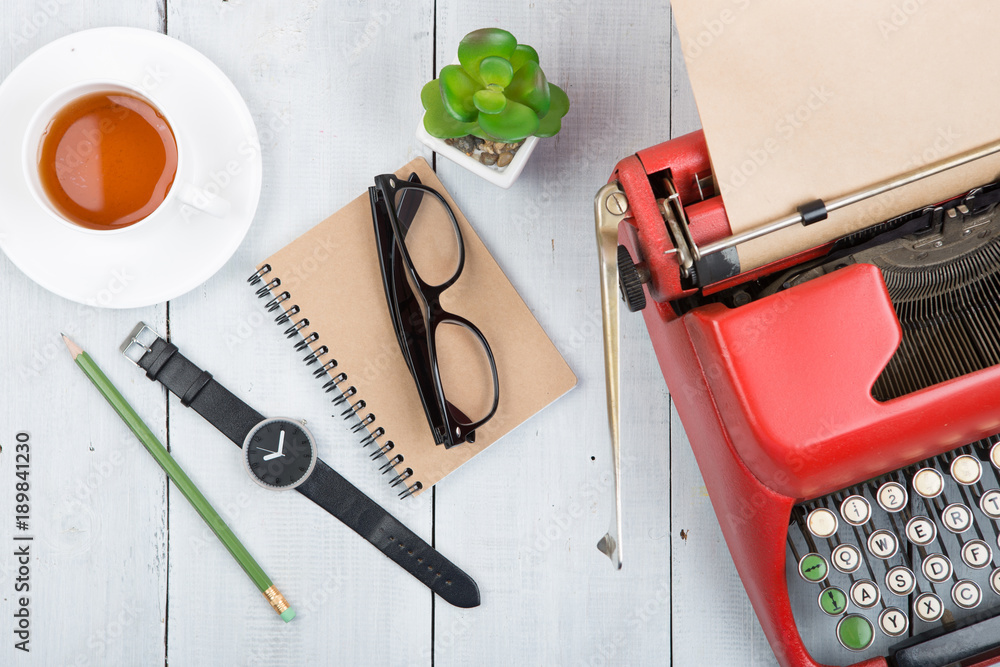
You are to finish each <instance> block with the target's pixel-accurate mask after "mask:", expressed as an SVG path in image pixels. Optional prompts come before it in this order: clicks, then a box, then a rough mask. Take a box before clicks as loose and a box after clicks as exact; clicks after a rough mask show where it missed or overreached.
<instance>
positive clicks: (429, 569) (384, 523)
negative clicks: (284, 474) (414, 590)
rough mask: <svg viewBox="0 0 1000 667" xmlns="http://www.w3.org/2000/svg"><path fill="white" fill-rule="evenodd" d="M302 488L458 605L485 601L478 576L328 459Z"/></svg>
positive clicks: (433, 588)
mask: <svg viewBox="0 0 1000 667" xmlns="http://www.w3.org/2000/svg"><path fill="white" fill-rule="evenodd" d="M296 490H298V491H299V492H300V493H301V494H302V495H304V496H305V497H306V498H309V500H311V501H313V502H314V503H316V504H317V505H319V506H320V507H322V508H323V509H325V510H326V511H327V512H329V513H330V514H332V515H334V516H335V517H337V518H338V519H340V520H341V521H342V522H344V523H345V524H346V525H347V526H349V527H350V528H352V529H353V530H354V531H355V532H356V533H358V534H359V535H361V536H362V537H364V538H365V539H366V540H368V541H369V542H371V543H372V544H373V545H375V547H376V548H377V549H378V550H379V551H381V552H382V553H383V554H385V555H386V556H388V557H389V558H391V559H392V560H393V561H395V563H396V564H397V565H399V566H400V567H402V568H403V569H404V570H406V571H407V572H409V573H410V574H412V575H413V576H414V577H416V578H417V579H418V580H419V581H420V582H421V583H423V584H424V585H426V586H427V587H428V588H430V589H431V590H432V591H434V592H435V593H437V594H438V595H440V596H441V597H442V598H443V599H444V600H445V601H447V602H449V603H450V604H453V605H455V606H456V607H476V606H479V601H480V599H479V586H477V585H476V582H475V581H474V580H473V579H472V577H470V576H469V575H468V574H466V573H465V572H463V571H462V570H461V569H459V568H458V567H457V566H456V565H455V564H454V563H452V562H451V561H449V560H448V559H447V558H445V557H444V556H442V555H441V553H440V552H438V551H437V550H435V549H434V547H432V546H431V545H429V544H427V542H425V541H424V540H422V539H421V538H420V537H418V536H417V534H416V533H414V532H413V531H412V530H410V529H409V528H407V527H406V526H404V525H403V524H402V523H401V522H400V521H399V520H398V519H396V518H395V517H394V516H392V515H391V514H389V513H388V512H386V511H385V510H384V509H383V508H382V507H381V506H380V505H379V504H377V503H376V502H375V501H374V500H372V499H371V498H369V497H368V496H366V495H365V494H364V493H362V492H361V491H360V490H359V489H358V488H357V487H356V486H354V485H353V484H351V483H350V482H348V481H347V480H346V479H344V477H343V476H341V475H340V474H339V473H338V472H337V471H336V470H334V469H333V468H331V467H330V466H328V465H327V464H325V463H323V461H321V460H318V461H316V468H315V469H314V470H313V473H312V474H311V475H310V476H309V478H308V479H307V480H306V481H304V482H302V484H300V485H299V486H298V487H296Z"/></svg>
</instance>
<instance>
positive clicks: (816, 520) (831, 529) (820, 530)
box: [806, 507, 837, 538]
mask: <svg viewBox="0 0 1000 667" xmlns="http://www.w3.org/2000/svg"><path fill="white" fill-rule="evenodd" d="M806 525H808V526H809V532H810V533H812V534H813V535H815V536H816V537H819V538H827V537H832V536H833V534H834V533H836V532H837V515H836V514H834V513H833V512H831V511H830V510H828V509H826V508H825V507H820V508H818V509H814V510H813V511H812V512H810V513H809V518H807V519H806Z"/></svg>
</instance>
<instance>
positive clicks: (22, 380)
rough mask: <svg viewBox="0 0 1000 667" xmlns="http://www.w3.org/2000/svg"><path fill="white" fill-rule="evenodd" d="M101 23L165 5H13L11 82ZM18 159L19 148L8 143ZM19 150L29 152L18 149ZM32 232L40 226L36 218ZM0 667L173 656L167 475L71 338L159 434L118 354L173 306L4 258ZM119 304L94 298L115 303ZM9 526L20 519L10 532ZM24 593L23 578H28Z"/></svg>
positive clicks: (140, 20) (5, 60)
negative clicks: (119, 297) (86, 289)
mask: <svg viewBox="0 0 1000 667" xmlns="http://www.w3.org/2000/svg"><path fill="white" fill-rule="evenodd" d="M102 25H128V26H136V27H142V28H147V29H151V30H157V29H159V27H160V6H159V5H158V4H157V3H156V2H154V1H152V0H148V1H147V0H144V1H142V2H135V3H130V4H128V5H119V4H109V3H99V2H94V1H89V2H80V3H67V2H56V1H52V2H44V1H43V2H16V3H11V2H8V3H3V4H0V38H2V40H3V43H4V48H3V49H0V79H3V78H6V76H7V75H8V74H9V73H10V72H11V70H12V69H13V68H14V67H15V66H16V65H17V64H18V63H20V62H21V61H22V60H24V58H26V57H27V56H28V55H30V54H31V53H33V52H34V51H35V50H37V49H38V48H40V47H42V46H43V45H45V44H47V43H48V42H51V41H52V40H54V39H57V38H59V37H62V36H64V35H67V34H69V33H71V32H75V31H77V30H83V29H86V28H93V27H97V26H102ZM5 148H6V149H13V147H5ZM17 150H20V149H19V148H18V149H17ZM24 222H25V224H29V223H30V221H27V220H26V221H24ZM0 276H2V277H3V282H4V289H3V290H2V291H0V312H3V313H4V314H5V317H4V318H2V320H0V367H2V368H3V371H4V372H3V373H2V374H0V397H2V399H3V400H0V424H2V428H0V447H2V448H3V453H2V454H0V480H2V481H0V488H2V489H3V493H2V494H0V517H2V521H3V523H4V529H3V530H2V531H0V534H2V535H3V536H4V544H3V552H4V554H5V555H4V556H3V557H2V558H0V589H2V590H3V599H4V605H3V609H4V617H5V621H4V626H3V630H4V636H5V639H4V641H3V642H2V643H0V664H29V663H30V664H37V665H57V664H58V665H140V664H142V665H152V664H162V662H163V660H164V644H163V637H164V630H165V623H164V621H165V617H166V576H167V568H166V544H167V534H166V529H167V517H166V478H165V476H164V475H163V473H162V471H161V470H160V468H159V467H158V466H157V465H156V463H155V462H154V461H153V460H152V459H151V458H150V457H149V456H148V455H147V454H146V452H145V451H143V448H142V446H141V445H140V444H139V443H138V441H136V439H135V438H134V437H133V436H132V434H131V433H130V432H129V430H128V428H127V427H126V426H125V425H124V424H123V423H122V422H121V420H120V419H119V418H118V416H117V415H116V414H115V413H114V411H112V409H111V408H110V407H109V406H108V405H107V403H106V402H105V401H104V399H103V398H102V397H101V396H100V394H99V393H98V392H97V391H96V390H95V389H94V388H93V386H92V385H91V383H90V381H89V380H87V378H86V377H85V376H84V375H83V373H81V372H80V371H79V370H78V369H77V368H76V365H75V364H74V363H73V361H72V359H71V358H70V356H69V353H68V352H67V351H66V348H65V346H64V345H63V343H62V340H61V338H60V337H59V332H60V331H65V332H66V333H67V334H70V335H72V336H73V337H74V338H75V339H76V340H77V342H79V343H80V344H81V345H83V346H84V347H86V348H87V349H88V350H89V352H90V353H91V355H92V356H93V357H94V359H95V360H96V361H97V362H98V363H99V364H100V365H101V366H102V367H103V368H104V370H105V372H106V373H107V374H108V376H109V377H110V378H111V379H112V381H114V382H115V383H117V384H118V385H119V387H120V388H121V390H122V392H123V393H124V394H125V395H126V396H127V397H128V399H129V400H130V401H131V402H132V403H133V405H134V406H135V408H136V410H137V411H138V412H139V414H140V415H142V416H143V417H144V418H145V419H146V420H147V422H148V424H149V426H150V428H152V429H153V431H154V432H155V433H158V434H159V435H160V437H164V434H165V429H166V415H165V405H166V404H165V402H164V400H163V397H162V396H161V395H160V394H159V393H158V392H146V391H138V389H139V387H138V384H139V382H140V381H141V380H142V378H141V377H136V374H135V369H134V368H133V367H132V365H131V364H129V363H128V362H127V361H125V360H124V359H123V358H122V357H121V355H120V354H119V353H118V344H119V342H120V341H121V339H122V338H124V337H125V335H126V334H127V333H128V331H129V330H130V329H131V328H132V326H133V325H134V324H135V322H136V320H138V319H140V318H142V319H145V320H147V321H149V322H152V323H159V324H160V325H162V324H163V322H164V317H165V307H164V306H156V307H151V308H144V309H140V310H130V311H118V310H106V309H98V308H92V307H89V306H82V305H78V304H76V303H72V302H69V301H67V300H65V299H63V298H61V297H57V296H55V295H54V294H51V293H49V292H47V291H45V290H44V289H42V288H41V287H39V286H38V285H36V284H35V283H33V282H32V281H31V280H30V279H28V278H27V277H26V276H25V275H24V274H23V273H21V271H20V270H18V269H17V268H16V267H15V266H14V265H13V264H12V263H11V262H10V261H9V260H8V259H7V258H6V256H3V255H0ZM110 280H111V276H110V275H109V286H108V291H107V294H104V295H95V299H96V298H100V299H101V300H102V301H108V302H113V299H114V297H113V294H112V291H113V289H112V288H114V289H118V288H117V286H115V285H112V284H111V283H110ZM19 431H26V432H28V433H29V434H30V436H31V460H30V465H31V472H30V475H29V482H30V485H31V488H30V491H29V498H30V510H31V512H30V513H31V519H30V521H29V529H28V530H27V531H24V532H22V531H19V530H16V529H15V526H14V525H13V523H14V514H15V502H14V491H15V490H16V489H15V486H14V483H15V482H20V481H21V480H19V479H17V478H15V476H14V473H15V463H16V461H15V435H16V433H17V432H19ZM8 522H10V523H8ZM14 533H17V534H21V535H32V536H33V537H34V540H33V541H32V542H30V545H31V546H30V551H31V554H32V559H31V563H30V568H31V571H30V581H29V582H28V583H29V585H30V590H29V591H22V592H21V593H26V595H27V597H28V598H29V599H30V602H29V609H30V618H31V642H30V644H29V648H30V653H29V654H28V655H23V654H22V653H21V652H20V651H18V650H16V649H15V648H14V641H15V640H14V635H12V634H11V629H12V628H13V621H12V616H13V614H14V612H15V601H17V600H18V598H19V597H20V596H21V594H20V593H17V592H15V588H14V585H15V583H16V582H15V578H16V577H18V576H20V575H19V573H18V572H17V570H16V567H17V566H18V563H16V562H15V559H14V557H13V552H14V546H13V545H14V544H15V543H13V542H11V536H12V534H14ZM21 583H24V582H21Z"/></svg>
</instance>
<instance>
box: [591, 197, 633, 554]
mask: <svg viewBox="0 0 1000 667" xmlns="http://www.w3.org/2000/svg"><path fill="white" fill-rule="evenodd" d="M627 214H628V200H627V199H626V198H625V193H624V192H622V191H621V189H620V188H619V187H618V183H614V182H612V183H608V184H607V185H605V186H604V187H603V188H601V189H600V190H599V191H598V192H597V196H596V197H595V198H594V222H595V225H596V228H597V252H598V259H599V261H600V264H601V311H602V313H603V319H604V376H605V377H604V379H605V386H606V390H607V397H608V427H609V428H610V431H611V459H612V465H613V466H614V473H613V474H614V479H615V515H614V518H613V519H612V521H611V529H610V530H609V531H608V534H607V535H605V536H604V537H602V538H601V540H600V541H599V542H598V543H597V548H598V549H599V550H600V551H601V553H603V554H604V555H606V556H607V557H608V558H610V559H611V562H612V563H613V564H614V565H615V568H616V569H619V570H620V569H621V567H622V542H621V536H622V490H621V481H622V480H621V477H622V476H621V435H620V427H619V415H620V412H621V410H620V405H619V388H620V384H621V383H620V378H621V374H620V370H619V366H620V365H619V361H618V350H619V317H618V299H617V288H618V224H619V223H620V222H621V221H622V220H624V219H625V217H626V216H627Z"/></svg>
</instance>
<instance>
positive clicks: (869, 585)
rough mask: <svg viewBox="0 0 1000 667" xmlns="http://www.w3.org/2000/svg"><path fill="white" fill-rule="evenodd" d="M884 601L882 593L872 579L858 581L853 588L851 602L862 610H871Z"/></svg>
mask: <svg viewBox="0 0 1000 667" xmlns="http://www.w3.org/2000/svg"><path fill="white" fill-rule="evenodd" d="M881 599H882V591H880V590H879V587H878V584H876V583H875V582H874V581H872V580H871V579H858V580H857V581H855V582H854V584H853V585H852V586H851V602H853V603H854V604H855V605H857V606H858V608H860V609H871V608H872V607H874V606H875V605H877V604H878V603H879V600H881Z"/></svg>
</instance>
